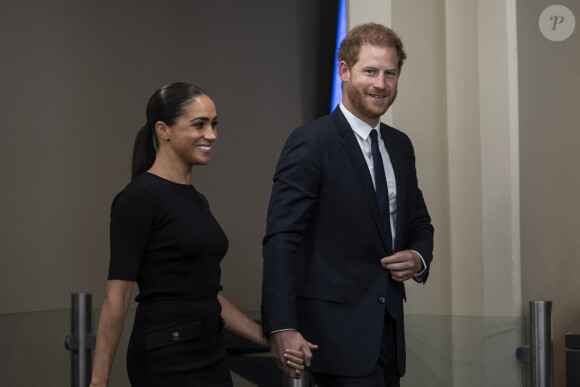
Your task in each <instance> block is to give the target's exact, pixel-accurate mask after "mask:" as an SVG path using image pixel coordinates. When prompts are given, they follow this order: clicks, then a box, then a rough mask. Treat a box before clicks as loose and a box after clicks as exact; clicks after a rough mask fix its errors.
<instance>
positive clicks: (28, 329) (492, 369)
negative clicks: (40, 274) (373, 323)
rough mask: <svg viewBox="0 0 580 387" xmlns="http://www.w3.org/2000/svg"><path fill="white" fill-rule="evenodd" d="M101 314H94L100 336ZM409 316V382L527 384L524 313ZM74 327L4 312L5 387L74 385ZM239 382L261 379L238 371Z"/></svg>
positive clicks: (116, 376) (49, 314)
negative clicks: (69, 344) (522, 354)
mask: <svg viewBox="0 0 580 387" xmlns="http://www.w3.org/2000/svg"><path fill="white" fill-rule="evenodd" d="M99 311H100V309H98V308H93V311H92V320H93V322H92V331H93V333H95V334H96V330H97V322H98V317H99ZM134 313H135V310H134V309H131V310H130V311H129V314H128V316H127V320H126V322H125V330H124V333H123V337H122V338H121V343H120V344H119V350H118V352H117V356H116V358H115V362H114V364H113V370H112V372H111V385H112V386H115V387H124V386H129V382H128V380H127V372H126V370H125V355H126V349H127V344H128V340H129V334H130V330H131V326H132V324H133V318H134ZM405 319H406V320H405V326H406V339H407V375H406V376H405V377H404V378H403V379H402V383H401V385H402V386H403V387H423V386H429V387H464V386H470V387H488V386H509V387H518V386H525V385H526V384H525V383H527V381H526V380H525V377H524V366H523V365H522V363H519V362H518V361H517V360H516V357H515V351H516V349H517V348H518V347H519V346H521V345H522V344H524V343H525V341H526V340H525V339H524V334H523V332H524V324H523V321H522V319H521V318H515V317H514V318H512V317H478V316H473V317H467V316H432V315H407V316H405ZM70 330H71V312H70V310H55V311H44V312H32V313H19V314H9V315H0V386H36V385H44V386H65V385H70V381H71V352H70V351H68V350H67V349H65V345H64V341H65V338H66V336H67V335H69V334H70ZM264 355H265V354H262V356H264ZM250 356H257V357H260V356H261V355H260V354H252V355H250ZM262 360H263V359H262ZM281 382H282V379H281V378H277V380H275V381H273V384H272V385H273V386H274V385H276V384H277V383H280V384H281ZM234 385H235V386H236V387H246V386H247V387H250V386H256V385H257V384H253V383H251V382H248V381H247V380H245V379H244V378H242V377H240V376H239V375H234Z"/></svg>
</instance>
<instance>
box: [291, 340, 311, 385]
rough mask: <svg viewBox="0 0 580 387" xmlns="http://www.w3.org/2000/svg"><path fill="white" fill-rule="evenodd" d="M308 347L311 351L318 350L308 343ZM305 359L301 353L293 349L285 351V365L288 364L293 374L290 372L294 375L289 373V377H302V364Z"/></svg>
mask: <svg viewBox="0 0 580 387" xmlns="http://www.w3.org/2000/svg"><path fill="white" fill-rule="evenodd" d="M308 345H309V346H310V347H311V349H317V348H318V346H316V345H313V344H311V343H308ZM305 357H306V356H305V355H304V352H302V351H295V350H293V349H286V351H284V358H285V359H286V364H288V366H289V367H290V368H292V369H293V370H294V372H292V373H294V375H292V373H291V375H290V376H291V377H296V378H301V377H302V376H303V371H304V368H305V366H304V363H305V361H306V360H305Z"/></svg>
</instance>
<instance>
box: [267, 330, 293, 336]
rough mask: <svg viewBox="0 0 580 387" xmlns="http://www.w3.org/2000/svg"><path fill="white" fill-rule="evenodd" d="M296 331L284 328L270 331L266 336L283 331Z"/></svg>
mask: <svg viewBox="0 0 580 387" xmlns="http://www.w3.org/2000/svg"><path fill="white" fill-rule="evenodd" d="M295 330H296V329H294V328H285V329H276V330H274V331H270V333H269V334H268V336H271V335H273V334H274V333H278V332H284V331H295Z"/></svg>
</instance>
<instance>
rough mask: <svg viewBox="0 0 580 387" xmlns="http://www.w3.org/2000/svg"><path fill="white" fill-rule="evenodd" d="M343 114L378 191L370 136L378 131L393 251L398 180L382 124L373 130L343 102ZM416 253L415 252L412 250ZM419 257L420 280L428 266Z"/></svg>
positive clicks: (417, 276) (341, 105)
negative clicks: (420, 266)
mask: <svg viewBox="0 0 580 387" xmlns="http://www.w3.org/2000/svg"><path fill="white" fill-rule="evenodd" d="M339 107H340V110H341V111H342V114H344V117H345V118H346V120H347V121H348V124H349V125H350V127H351V128H352V130H353V132H354V134H355V137H356V139H357V141H358V144H359V146H360V149H361V151H362V153H363V156H364V158H365V161H366V162H367V166H368V167H369V171H370V173H371V178H372V179H373V185H374V186H375V189H376V184H375V168H374V165H373V154H372V150H371V138H370V134H371V131H372V130H373V129H376V130H377V134H378V136H377V138H378V140H379V141H378V142H379V151H380V152H381V157H382V158H383V165H384V167H385V176H386V178H387V187H388V189H389V213H390V221H391V237H392V239H391V240H392V241H393V250H394V249H395V232H396V228H395V226H396V225H397V180H396V178H395V171H394V170H393V164H392V163H391V158H390V157H389V152H388V151H387V148H386V146H385V141H384V140H383V138H382V136H381V123H380V122H379V123H378V124H377V126H375V127H374V128H371V126H370V125H369V124H367V123H366V122H364V121H362V120H361V119H360V118H358V117H357V116H355V115H354V114H352V113H351V112H350V111H349V110H348V109H347V108H346V107H344V105H343V104H342V102H341V103H340V105H339ZM412 251H415V250H412ZM415 252H416V253H417V255H418V256H419V257H420V258H421V261H423V270H421V271H420V272H418V273H416V274H415V279H417V280H418V279H420V278H421V276H422V274H423V273H424V272H425V270H426V268H427V265H425V260H424V259H423V257H422V256H421V254H419V252H417V251H415Z"/></svg>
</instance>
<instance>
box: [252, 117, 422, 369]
mask: <svg viewBox="0 0 580 387" xmlns="http://www.w3.org/2000/svg"><path fill="white" fill-rule="evenodd" d="M381 135H382V137H383V139H385V143H386V147H387V149H388V152H389V156H390V158H391V162H392V164H393V169H394V171H395V176H396V180H397V206H398V210H397V224H396V237H395V248H394V250H395V251H400V250H407V249H410V250H415V251H417V252H418V253H419V254H421V256H422V257H423V259H424V260H425V262H426V264H427V272H426V273H425V275H424V276H423V278H422V281H423V282H424V281H425V280H426V279H427V276H428V274H429V271H428V270H429V269H428V268H429V265H430V263H431V260H432V258H433V254H432V251H433V227H432V226H431V219H430V217H429V214H428V212H427V208H426V206H425V202H424V200H423V195H422V193H421V191H420V190H419V188H418V185H417V176H416V170H415V155H414V151H413V147H412V144H411V141H410V140H409V138H408V137H407V136H406V135H405V134H404V133H402V132H400V131H398V130H396V129H394V128H391V127H389V126H387V125H385V124H381ZM383 225H384V223H383V221H382V219H381V217H380V212H379V206H378V202H377V197H376V194H375V190H374V187H373V183H372V180H371V176H370V172H369V169H368V167H367V164H366V162H365V160H364V156H363V154H362V152H361V149H360V146H359V144H358V142H357V140H356V138H355V134H354V132H353V131H352V129H351V127H350V125H349V124H348V122H347V120H346V118H345V117H344V115H343V114H342V112H341V111H340V109H339V108H337V109H336V110H335V111H334V112H333V113H332V114H331V115H328V116H324V117H322V118H320V119H318V120H316V121H313V122H311V123H309V124H307V125H305V126H303V127H300V128H298V129H296V130H295V131H294V132H292V134H291V135H290V136H289V138H288V140H287V142H286V144H285V146H284V149H283V151H282V154H281V156H280V160H279V162H278V166H277V168H276V173H275V175H274V185H273V188H272V195H271V198H270V204H269V208H268V217H267V230H266V236H265V238H264V247H263V254H264V272H263V283H262V320H263V324H264V332H271V331H273V330H278V329H285V328H295V329H297V330H298V331H299V332H300V333H301V334H302V335H303V336H304V337H305V339H306V340H308V341H310V342H312V343H314V344H317V345H319V347H320V348H319V349H318V350H316V351H314V357H313V359H312V364H311V370H313V371H315V372H322V373H330V374H337V375H346V376H364V375H366V374H368V373H370V372H371V371H372V370H373V368H374V367H375V365H376V364H377V359H378V355H379V349H380V345H381V337H382V331H383V324H384V320H385V313H387V311H388V312H389V313H390V315H391V316H392V317H393V318H394V319H395V320H396V322H397V323H396V326H397V342H398V346H397V352H398V363H399V364H398V368H399V373H400V375H401V376H402V375H403V374H404V373H405V345H404V323H403V306H402V305H403V299H404V298H405V288H404V284H402V283H399V282H395V281H393V280H392V279H391V278H390V275H389V272H388V271H387V270H385V269H383V268H382V267H381V264H380V259H381V258H383V257H385V256H388V255H391V254H392V253H393V248H392V247H391V246H389V244H388V243H387V235H386V230H385V228H384V226H383Z"/></svg>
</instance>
